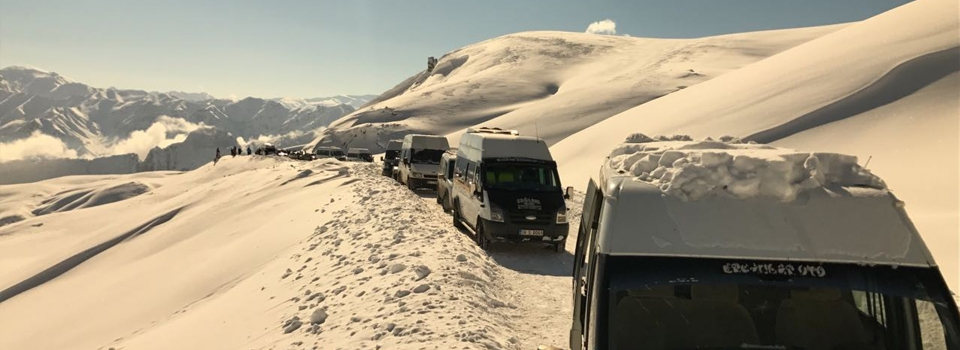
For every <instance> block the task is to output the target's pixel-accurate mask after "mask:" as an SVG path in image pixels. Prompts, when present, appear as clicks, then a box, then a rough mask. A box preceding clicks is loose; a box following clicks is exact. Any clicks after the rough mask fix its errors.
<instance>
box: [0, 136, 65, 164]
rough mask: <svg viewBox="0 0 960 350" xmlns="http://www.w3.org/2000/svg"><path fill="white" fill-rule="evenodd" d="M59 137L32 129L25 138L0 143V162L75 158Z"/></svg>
mask: <svg viewBox="0 0 960 350" xmlns="http://www.w3.org/2000/svg"><path fill="white" fill-rule="evenodd" d="M76 157H77V152H76V151H74V150H72V149H70V148H69V147H67V145H66V144H64V143H63V141H61V140H60V139H58V138H56V137H53V136H50V135H46V134H42V133H40V132H39V131H34V132H33V133H31V134H30V136H29V137H27V138H25V139H19V140H14V141H11V142H4V143H0V162H7V161H11V160H21V159H44V158H76Z"/></svg>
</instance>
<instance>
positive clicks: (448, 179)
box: [437, 148, 457, 212]
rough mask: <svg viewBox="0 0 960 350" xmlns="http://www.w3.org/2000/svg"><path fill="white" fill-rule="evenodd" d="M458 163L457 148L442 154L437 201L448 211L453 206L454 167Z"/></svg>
mask: <svg viewBox="0 0 960 350" xmlns="http://www.w3.org/2000/svg"><path fill="white" fill-rule="evenodd" d="M456 163H457V149H456V148H454V149H450V150H447V151H446V152H443V155H442V156H440V170H439V173H440V175H439V177H438V179H437V203H438V204H440V206H441V207H442V208H443V211H444V212H448V211H450V210H451V209H452V208H453V169H454V168H455V167H456Z"/></svg>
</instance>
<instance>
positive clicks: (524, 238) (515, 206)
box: [452, 128, 569, 252]
mask: <svg viewBox="0 0 960 350" xmlns="http://www.w3.org/2000/svg"><path fill="white" fill-rule="evenodd" d="M453 176H454V180H453V191H452V192H453V224H454V226H457V227H464V226H465V227H467V228H469V229H471V230H472V231H473V232H474V235H475V237H476V239H477V244H478V245H480V247H481V248H483V249H487V248H488V247H489V246H490V243H491V242H495V241H508V242H541V243H547V244H550V245H552V246H553V248H554V249H555V250H556V251H557V252H563V251H564V249H565V245H566V242H567V233H568V228H569V225H568V224H567V207H566V202H565V201H564V197H566V196H567V195H566V194H564V191H563V189H562V188H561V186H560V175H559V174H558V173H557V163H556V162H555V161H554V160H553V157H552V156H551V155H550V150H549V149H548V148H547V143H546V142H544V141H543V140H541V139H539V138H535V137H529V136H519V133H517V132H516V131H508V130H500V129H496V128H479V129H472V128H471V129H468V130H467V132H466V133H465V134H463V136H461V137H460V146H459V147H458V149H457V160H456V167H455V169H454V175H453Z"/></svg>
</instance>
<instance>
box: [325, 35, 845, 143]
mask: <svg viewBox="0 0 960 350" xmlns="http://www.w3.org/2000/svg"><path fill="white" fill-rule="evenodd" d="M841 27H842V26H827V27H816V28H802V29H789V30H778V31H768V32H755V33H742V34H733V35H723V36H716V37H707V38H699V39H647V38H631V37H615V36H603V35H593V34H584V33H566V32H526V33H518V34H511V35H507V36H503V37H499V38H495V39H491V40H487V41H484V42H481V43H477V44H474V45H470V46H467V47H464V48H462V49H459V50H455V51H453V52H450V53H448V54H446V55H444V56H443V57H441V58H440V60H439V62H438V63H437V65H436V67H435V68H434V69H433V71H431V72H427V71H424V72H421V73H419V74H417V75H415V76H413V77H411V78H410V79H407V80H406V81H404V82H402V83H400V84H399V85H397V86H396V87H395V88H393V89H391V90H389V91H387V92H385V93H384V94H383V95H381V96H380V97H378V98H377V99H375V100H373V101H372V102H371V104H370V105H368V106H366V107H364V108H361V109H360V110H358V111H356V112H354V113H352V114H350V115H348V116H346V117H344V118H342V119H340V120H338V121H336V122H334V123H333V124H331V126H330V129H328V130H327V131H326V132H325V134H326V135H325V137H324V138H323V141H325V142H329V143H333V144H347V143H351V142H353V143H359V144H361V145H363V146H364V147H369V148H373V149H378V148H382V146H383V145H385V144H386V143H385V141H386V140H389V139H391V138H395V137H397V136H398V135H400V134H403V133H406V132H409V131H416V132H424V133H432V134H440V135H445V134H451V135H450V136H451V141H452V142H456V141H457V137H458V135H459V131H462V129H464V128H466V127H470V126H475V125H478V124H483V125H490V126H499V127H504V128H514V129H519V130H520V132H521V133H524V134H528V135H533V134H537V133H538V134H539V135H540V136H541V137H543V138H545V139H546V140H547V141H548V142H550V143H553V142H556V141H558V140H560V139H563V138H564V137H566V136H567V135H570V134H572V133H574V132H577V131H579V130H581V129H583V128H586V127H588V126H590V125H593V124H595V123H597V122H599V121H602V120H604V119H605V118H607V117H610V116H612V115H615V114H617V113H620V112H622V111H624V110H627V109H629V108H632V107H634V106H637V105H640V104H642V103H644V102H647V101H650V100H652V99H655V98H658V97H660V96H664V95H667V94H670V93H673V92H675V91H678V90H681V89H684V88H687V87H689V86H693V85H696V84H698V83H700V82H703V81H706V80H708V79H712V78H714V77H717V76H720V75H722V74H724V73H726V72H728V71H731V70H734V69H737V68H739V67H742V66H744V65H747V64H749V63H753V62H755V61H757V60H760V59H762V58H764V57H767V56H769V55H772V54H774V53H777V52H780V51H783V50H785V49H787V48H790V47H793V46H796V45H798V44H800V43H803V42H806V41H808V40H811V39H813V38H816V37H819V36H822V35H824V34H827V33H830V32H833V31H836V30H838V29H839V28H841ZM318 141H320V140H318Z"/></svg>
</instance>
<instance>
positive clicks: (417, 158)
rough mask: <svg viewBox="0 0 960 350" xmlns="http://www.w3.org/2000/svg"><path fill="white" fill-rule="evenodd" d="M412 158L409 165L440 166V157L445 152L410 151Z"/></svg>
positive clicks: (435, 150)
mask: <svg viewBox="0 0 960 350" xmlns="http://www.w3.org/2000/svg"><path fill="white" fill-rule="evenodd" d="M410 152H411V154H412V156H411V157H410V158H411V160H410V162H411V163H416V164H440V157H442V156H443V153H444V152H446V150H442V149H420V150H410Z"/></svg>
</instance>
